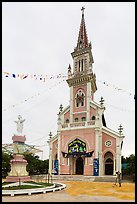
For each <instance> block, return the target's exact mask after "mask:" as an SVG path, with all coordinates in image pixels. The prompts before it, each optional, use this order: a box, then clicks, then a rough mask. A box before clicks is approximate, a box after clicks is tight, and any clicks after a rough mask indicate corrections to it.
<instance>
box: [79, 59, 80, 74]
mask: <svg viewBox="0 0 137 204" xmlns="http://www.w3.org/2000/svg"><path fill="white" fill-rule="evenodd" d="M79 72H80V60H79Z"/></svg>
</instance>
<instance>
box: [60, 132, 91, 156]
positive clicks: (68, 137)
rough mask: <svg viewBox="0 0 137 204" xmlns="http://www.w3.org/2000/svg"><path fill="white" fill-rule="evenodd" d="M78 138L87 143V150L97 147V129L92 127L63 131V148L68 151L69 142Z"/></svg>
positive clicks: (61, 140) (61, 138) (61, 139)
mask: <svg viewBox="0 0 137 204" xmlns="http://www.w3.org/2000/svg"><path fill="white" fill-rule="evenodd" d="M76 138H79V139H81V140H82V141H84V142H85V143H86V149H87V152H88V151H92V150H94V149H95V130H94V129H91V128H90V129H78V130H66V131H65V130H64V131H62V132H61V137H60V142H61V150H62V151H65V152H68V144H69V143H70V142H71V141H73V140H74V139H76Z"/></svg>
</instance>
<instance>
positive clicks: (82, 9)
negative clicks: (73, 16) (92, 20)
mask: <svg viewBox="0 0 137 204" xmlns="http://www.w3.org/2000/svg"><path fill="white" fill-rule="evenodd" d="M84 10H85V8H84V6H82V9H81V11H82V16H83V15H84Z"/></svg>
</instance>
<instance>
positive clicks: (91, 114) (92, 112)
mask: <svg viewBox="0 0 137 204" xmlns="http://www.w3.org/2000/svg"><path fill="white" fill-rule="evenodd" d="M96 112H97V110H95V109H94V108H92V107H90V118H92V116H93V115H94V116H96Z"/></svg>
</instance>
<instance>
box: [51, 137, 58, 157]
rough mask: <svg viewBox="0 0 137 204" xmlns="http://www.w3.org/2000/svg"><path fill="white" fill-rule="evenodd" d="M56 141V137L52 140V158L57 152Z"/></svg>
mask: <svg viewBox="0 0 137 204" xmlns="http://www.w3.org/2000/svg"><path fill="white" fill-rule="evenodd" d="M57 143H58V139H57V140H55V141H54V142H53V145H52V154H53V158H54V159H55V156H56V154H57V148H56V145H57Z"/></svg>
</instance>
